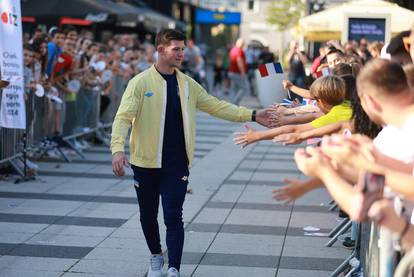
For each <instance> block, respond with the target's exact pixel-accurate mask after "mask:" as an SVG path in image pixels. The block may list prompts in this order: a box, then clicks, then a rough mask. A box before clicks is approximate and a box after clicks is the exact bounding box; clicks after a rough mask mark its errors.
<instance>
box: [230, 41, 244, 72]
mask: <svg viewBox="0 0 414 277" xmlns="http://www.w3.org/2000/svg"><path fill="white" fill-rule="evenodd" d="M238 58H242V60H243V64H244V73H246V72H247V63H246V55H245V54H244V51H243V49H241V48H238V47H233V48H232V49H231V50H230V65H229V72H233V73H240V70H239V67H238V66H237V59H238Z"/></svg>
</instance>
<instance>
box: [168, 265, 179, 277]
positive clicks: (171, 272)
mask: <svg viewBox="0 0 414 277" xmlns="http://www.w3.org/2000/svg"><path fill="white" fill-rule="evenodd" d="M167 277H180V272H178V270H177V269H176V268H175V267H170V268H169V269H168V271H167Z"/></svg>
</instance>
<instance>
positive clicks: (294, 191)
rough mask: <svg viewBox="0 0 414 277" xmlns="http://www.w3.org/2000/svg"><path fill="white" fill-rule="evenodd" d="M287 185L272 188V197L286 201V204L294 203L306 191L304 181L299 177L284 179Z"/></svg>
mask: <svg viewBox="0 0 414 277" xmlns="http://www.w3.org/2000/svg"><path fill="white" fill-rule="evenodd" d="M283 182H284V183H286V184H287V185H286V186H284V187H281V188H278V189H274V190H272V198H273V199H275V200H277V201H284V202H285V204H288V203H292V202H293V201H295V200H296V199H298V198H300V197H302V195H304V194H305V193H306V189H305V188H304V186H303V181H301V180H297V179H283Z"/></svg>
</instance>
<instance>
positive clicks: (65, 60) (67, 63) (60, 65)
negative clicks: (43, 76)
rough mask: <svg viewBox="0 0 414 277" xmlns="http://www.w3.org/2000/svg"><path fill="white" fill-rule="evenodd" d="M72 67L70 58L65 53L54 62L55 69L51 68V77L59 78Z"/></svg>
mask: <svg viewBox="0 0 414 277" xmlns="http://www.w3.org/2000/svg"><path fill="white" fill-rule="evenodd" d="M72 66H73V58H72V56H71V55H69V54H66V53H62V54H60V55H59V57H58V58H57V60H56V64H55V67H54V68H53V77H60V76H62V75H64V74H66V73H67V72H69V71H70V69H71V68H72Z"/></svg>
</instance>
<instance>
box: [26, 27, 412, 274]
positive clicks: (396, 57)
mask: <svg viewBox="0 0 414 277" xmlns="http://www.w3.org/2000/svg"><path fill="white" fill-rule="evenodd" d="M183 40H184V38H183ZM180 41H181V40H180ZM168 43H169V42H168ZM412 43H414V28H413V30H411V31H407V32H403V33H401V34H399V35H397V36H396V37H394V38H393V39H392V40H391V42H390V43H389V44H386V45H384V44H383V43H382V42H369V41H367V40H366V39H364V38H363V39H361V40H360V41H359V42H354V41H352V42H347V43H344V44H343V45H341V44H340V43H339V42H337V41H328V42H326V43H324V44H322V45H321V47H320V52H319V53H320V55H319V56H318V57H316V58H315V59H313V62H312V65H311V68H310V75H307V74H306V70H305V65H306V64H307V63H309V61H310V58H309V57H308V56H307V55H306V54H305V53H304V52H303V51H300V50H299V46H298V43H296V42H292V43H291V44H290V45H289V50H288V53H287V56H286V64H287V65H288V74H287V79H286V80H285V81H284V82H283V87H284V88H285V89H286V90H287V91H289V98H290V100H291V101H289V102H288V103H287V104H286V103H276V104H274V105H272V106H271V107H268V108H267V111H266V113H269V114H271V116H270V117H269V119H266V122H267V121H268V122H269V124H263V125H267V126H268V127H269V128H268V129H267V130H264V131H256V130H255V129H253V128H251V127H250V126H247V131H246V132H241V133H238V134H237V135H236V137H235V138H234V141H235V143H236V144H237V145H240V146H242V147H246V146H248V145H249V144H252V143H255V142H258V141H261V140H273V141H274V142H275V143H282V144H283V145H289V144H298V143H302V142H305V141H307V142H308V144H309V146H308V147H306V148H300V149H298V150H297V151H296V152H295V161H296V163H297V166H298V167H299V169H300V170H301V171H302V172H303V173H304V174H305V175H307V176H309V178H308V179H305V180H295V179H290V180H286V185H285V186H284V187H281V188H278V189H275V190H274V191H273V198H275V199H276V200H278V201H283V202H293V201H295V200H296V199H298V198H300V197H302V196H303V195H304V194H306V193H307V192H309V191H311V190H313V189H316V188H320V187H325V188H326V189H327V190H328V192H329V193H330V195H331V196H332V198H333V199H334V200H335V201H336V203H337V204H338V206H339V207H340V208H341V210H342V211H343V212H345V213H346V215H347V216H348V217H349V218H350V219H352V220H353V221H354V222H355V226H357V224H359V223H361V222H366V221H372V222H375V223H376V224H378V225H379V226H381V228H382V232H381V238H380V239H382V241H383V242H384V241H387V240H386V239H387V238H389V240H388V241H389V243H390V244H392V247H393V249H394V251H395V253H396V254H395V256H396V257H397V256H403V255H404V254H405V253H407V252H408V251H410V250H411V249H413V246H414V227H413V226H412V224H414V219H411V218H412V217H411V208H412V206H413V202H414V189H412V188H411V187H410V184H414V177H413V172H414V170H413V162H414V152H413V151H412V150H411V149H414V147H413V144H414V133H413V130H414V66H413V61H414V46H412ZM164 44H165V43H164ZM160 45H163V44H162V43H161V44H160ZM165 45H167V46H168V45H169V44H165ZM187 46H188V47H187V49H186V50H184V49H181V48H180V49H178V50H176V51H181V50H182V51H183V53H182V54H183V57H181V56H180V59H182V60H184V62H185V65H184V66H185V67H186V69H187V70H188V73H189V74H190V73H194V74H195V75H194V76H192V77H194V79H196V81H201V79H202V78H203V77H205V76H200V75H198V74H200V71H201V69H203V67H204V66H205V62H206V61H205V57H203V55H202V53H201V51H200V49H199V48H198V47H197V46H196V45H195V44H194V42H193V41H192V40H188V42H187ZM244 46H245V44H244V41H243V40H242V39H239V40H237V42H236V43H235V45H234V47H233V48H232V49H231V50H230V51H229V53H228V55H227V54H226V55H224V54H223V53H221V52H217V55H216V57H215V61H214V74H215V76H214V88H217V86H223V88H224V89H228V90H229V92H230V93H232V94H234V95H233V96H234V97H236V96H237V95H236V94H237V92H238V91H240V90H241V91H242V95H243V94H244V93H245V92H246V91H247V88H248V86H249V83H248V80H249V78H252V72H253V71H254V69H255V68H256V67H257V64H259V63H267V62H273V61H275V56H274V55H273V54H272V53H270V52H269V50H268V48H264V49H262V50H261V51H259V52H258V51H256V50H257V49H254V48H249V47H248V48H247V49H245V48H244ZM157 50H158V49H157V48H156V47H155V46H154V44H153V42H152V38H151V36H150V35H149V36H146V37H145V39H143V40H142V41H140V40H139V39H138V37H137V36H135V35H129V34H123V35H116V36H114V37H113V38H109V39H107V40H106V41H105V42H97V41H95V40H94V39H93V37H92V36H91V33H88V32H79V31H78V30H77V29H76V28H74V27H72V26H67V27H66V28H64V29H63V30H62V29H60V28H52V29H50V30H49V31H48V33H46V32H44V31H42V29H36V31H35V32H34V34H33V36H32V37H28V36H25V43H24V82H25V97H26V98H35V97H38V98H42V99H44V100H45V101H44V102H46V108H47V111H48V112H47V118H43V120H44V121H47V122H49V123H50V124H47V125H46V126H47V130H46V131H45V134H44V135H46V136H48V137H49V138H50V139H51V140H54V141H55V142H57V143H61V141H62V137H63V136H69V135H72V134H74V133H77V132H82V131H84V130H85V128H94V127H96V126H99V124H100V123H101V122H112V121H113V119H114V117H115V113H116V110H117V109H118V106H119V105H120V103H121V98H122V95H123V94H124V91H127V92H128V93H127V97H133V96H134V91H133V89H132V88H130V89H129V90H128V88H127V84H128V82H129V80H131V79H132V78H133V77H134V76H136V75H137V74H139V73H141V72H145V71H146V72H152V71H154V70H155V69H151V68H155V67H152V65H153V64H154V63H157V60H158V56H159V55H160V54H161V55H166V54H165V53H158V51H157ZM172 51H173V50H172ZM180 55H181V54H180ZM163 58H164V59H165V61H167V60H168V59H167V58H166V57H163ZM180 65H181V61H180V64H179V65H177V67H179V66H180ZM171 68H173V67H172V66H171ZM168 69H170V67H168ZM151 70H152V71H151ZM173 72H174V71H173ZM152 74H155V75H156V73H155V71H154V72H152ZM155 75H154V76H155ZM164 75H165V76H164ZM164 75H162V78H164V79H166V80H167V79H168V78H169V75H168V74H167V73H166V74H164ZM190 75H191V74H190ZM140 76H143V75H140ZM249 76H250V77H249ZM147 77H148V76H147ZM179 77H180V78H183V80H184V79H185V78H187V77H182V76H181V75H180V76H179ZM148 78H149V77H148ZM160 80H163V79H160ZM185 80H187V79H185ZM151 81H153V80H150V81H148V82H151ZM167 81H168V80H167ZM179 81H180V80H179ZM181 81H182V80H181ZM134 82H135V81H134ZM168 82H172V81H171V80H169V81H168ZM175 82H177V80H175ZM187 82H189V81H188V80H187ZM135 83H136V82H135ZM190 83H191V85H192V89H194V90H197V91H198V92H199V95H197V96H194V97H198V98H200V99H202V100H203V101H204V102H205V103H204V102H203V103H204V105H205V106H202V104H203V103H202V104H200V103H197V105H201V106H202V107H203V108H204V109H205V110H208V107H210V106H208V105H211V106H214V107H217V106H220V105H224V104H223V103H221V102H216V100H217V99H215V98H214V99H213V98H210V96H206V95H204V94H203V93H204V92H203V91H202V90H200V88H199V87H198V86H196V84H195V83H193V82H192V81H191V82H190ZM130 84H131V82H130ZM174 84H175V83H174ZM309 84H310V85H309ZM158 85H159V84H154V86H158ZM177 85H178V83H177V84H176V85H175V89H177ZM145 96H147V95H145ZM151 96H152V95H149V96H148V97H151ZM236 98H237V97H236ZM131 99H132V98H131ZM202 100H197V101H202ZM304 100H305V101H304ZM125 101H127V100H124V102H125ZM174 101H176V100H174ZM194 101H195V100H194ZM217 101H218V100H217ZM207 102H209V103H210V102H211V103H212V104H211V103H210V104H208V105H207ZM234 102H236V103H237V102H238V101H237V100H235V101H234ZM174 103H175V102H174ZM177 103H179V102H177ZM177 103H176V104H177ZM191 103H192V104H194V105H195V103H196V101H195V102H194V103H193V102H191ZM123 105H124V106H123V110H125V111H123V112H125V113H128V109H129V106H128V103H124V104H123ZM226 105H227V104H226ZM207 106H208V107H207ZM226 109H229V110H232V111H237V112H239V113H241V114H243V116H240V117H239V118H237V119H235V118H236V117H237V115H231V114H226V118H230V119H231V120H238V121H249V120H250V117H251V118H252V119H253V120H255V119H256V112H255V111H253V113H252V114H251V112H252V111H249V110H244V109H243V108H238V109H236V108H234V106H226ZM194 110H195V109H194ZM153 112H154V111H151V113H153ZM219 112H220V111H214V112H211V113H212V114H214V113H217V114H219ZM148 114H150V112H149V111H148ZM262 114H263V111H261V113H260V116H262ZM218 116H220V114H219V115H218ZM182 117H183V116H179V117H178V118H180V120H182ZM132 120H133V119H132V118H131V122H132ZM149 120H150V119H148V121H149ZM30 122H33V119H32V121H30V120H29V124H30ZM118 124H120V123H118ZM118 127H119V126H118ZM123 127H125V128H124V129H128V128H129V127H130V125H128V126H127V125H125V126H123ZM145 127H148V128H149V129H150V128H151V126H150V125H148V126H147V125H146V126H145ZM182 127H183V126H181V128H182ZM193 127H194V126H192V125H191V128H193ZM137 128H138V127H137ZM152 131H154V130H152ZM170 131H171V133H172V134H174V132H176V131H177V130H170ZM173 131H174V132H173ZM179 131H180V132H181V135H182V137H180V138H182V141H180V142H179V143H181V144H182V145H181V144H180V145H181V148H182V149H181V150H183V151H184V152H182V153H185V149H186V145H184V142H185V141H184V140H185V139H188V138H186V137H185V136H184V135H183V134H184V133H183V132H184V130H181V129H180V130H179ZM154 132H155V131H154ZM115 133H116V131H115ZM119 133H120V134H118V135H119V136H121V135H124V133H125V132H124V130H122V132H121V131H119ZM121 133H122V134H121ZM150 139H151V140H152V139H153V138H150ZM116 143H117V142H116V141H115V145H116ZM157 143H158V142H157ZM177 143H178V142H177ZM73 144H74V145H75V146H76V147H78V148H79V149H82V148H84V147H86V146H85V144H84V143H83V142H82V141H76V139H73ZM118 144H122V147H123V142H122V143H119V142H118ZM119 149H121V148H119ZM119 149H118V150H119ZM171 149H172V148H171ZM122 150H123V149H122ZM112 151H113V152H114V154H116V153H119V151H118V152H117V148H116V147H115V150H114V147H113V149H112ZM174 151H175V150H174ZM121 152H122V151H121ZM174 153H175V152H174ZM152 154H154V153H152ZM163 155H164V153H163ZM155 159H156V157H154V164H155ZM189 159H190V158H189V157H188V156H187V154H185V155H183V160H182V162H183V164H185V166H183V168H186V170H187V171H183V173H182V174H181V175H180V177H182V176H184V177H188V168H187V166H188V163H190V162H191V161H190V162H189ZM120 161H121V163H122V164H121V165H120V167H119V168H118V170H121V169H122V167H123V165H126V164H127V163H128V161H126V160H125V158H123V160H120ZM137 161H139V162H141V160H139V159H138V158H137ZM139 162H138V164H139ZM163 162H164V161H163ZM142 163H143V164H145V163H144V162H142ZM146 165H148V164H146ZM148 167H149V168H152V167H154V166H153V165H152V164H151V165H150V166H148ZM119 172H121V171H119ZM137 172H138V173H137ZM122 173H123V171H122ZM134 173H135V176H141V175H142V174H144V173H143V172H139V168H138V169H134ZM140 174H141V175H140ZM117 175H123V174H117ZM184 177H183V178H184ZM140 178H144V177H142V176H141V177H140ZM181 180H183V181H184V183H186V184H187V183H188V182H187V179H181ZM413 187H414V186H413ZM138 188H139V187H136V189H137V194H139V192H138ZM183 193H185V192H183ZM411 197H413V198H411ZM138 198H139V195H138ZM140 205H144V204H142V203H140ZM181 210H182V203H181ZM181 210H180V212H181ZM355 239H356V238H351V239H350V240H351V244H355ZM384 247H386V246H384ZM154 248H156V250H153V251H152V252H154V253H152V254H157V253H160V252H161V251H160V249H159V247H158V245H156V247H154ZM177 251H178V252H180V251H182V249H181V250H177ZM155 252H156V253H155ZM178 252H177V253H178ZM397 253H398V255H397ZM176 262H177V265H176V267H177V268H178V270H179V263H180V261H179V259H178V261H176ZM160 264H161V262H160ZM162 264H163V261H162ZM161 267H162V266H161ZM360 270H361V271H363V270H364V269H363V268H361V269H360ZM171 276H176V275H171ZM177 276H178V275H177Z"/></svg>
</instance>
